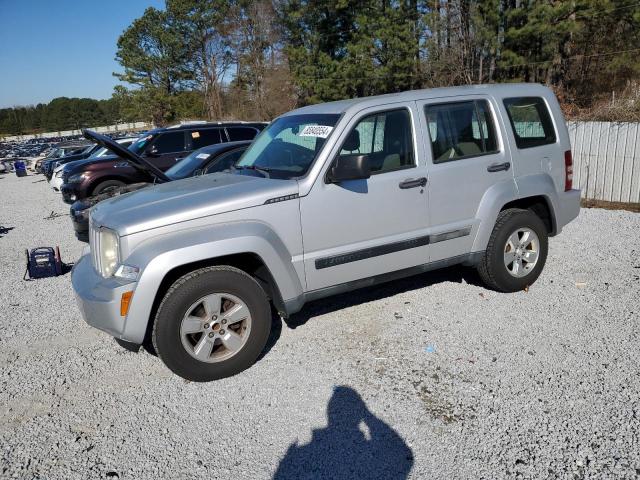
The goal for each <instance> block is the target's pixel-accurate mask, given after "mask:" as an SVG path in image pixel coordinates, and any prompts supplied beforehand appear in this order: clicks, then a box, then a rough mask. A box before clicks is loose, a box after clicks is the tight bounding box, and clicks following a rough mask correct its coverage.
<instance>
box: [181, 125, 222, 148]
mask: <svg viewBox="0 0 640 480" xmlns="http://www.w3.org/2000/svg"><path fill="white" fill-rule="evenodd" d="M187 135H191V142H192V143H193V150H196V149H198V148H202V147H206V146H207V145H214V144H216V143H220V129H219V128H209V129H205V130H192V131H191V132H189V133H188V134H187Z"/></svg>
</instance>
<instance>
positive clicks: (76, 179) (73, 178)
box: [67, 173, 87, 183]
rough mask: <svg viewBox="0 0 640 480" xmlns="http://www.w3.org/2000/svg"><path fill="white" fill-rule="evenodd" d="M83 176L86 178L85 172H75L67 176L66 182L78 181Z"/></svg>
mask: <svg viewBox="0 0 640 480" xmlns="http://www.w3.org/2000/svg"><path fill="white" fill-rule="evenodd" d="M85 178H87V175H86V174H84V173H76V174H75V175H71V176H70V177H69V180H67V183H80V182H82V181H83V180H84V179H85Z"/></svg>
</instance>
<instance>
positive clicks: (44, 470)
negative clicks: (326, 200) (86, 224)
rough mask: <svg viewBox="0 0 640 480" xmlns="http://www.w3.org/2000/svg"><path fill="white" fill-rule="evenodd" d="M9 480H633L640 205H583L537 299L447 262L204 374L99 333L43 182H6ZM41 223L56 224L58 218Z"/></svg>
mask: <svg viewBox="0 0 640 480" xmlns="http://www.w3.org/2000/svg"><path fill="white" fill-rule="evenodd" d="M0 178H1V180H0V207H1V208H0V259H1V267H0V268H1V271H0V305H1V307H2V308H1V310H0V478H29V479H31V478H47V479H76V478H78V479H84V478H108V479H113V478H119V479H147V478H148V479H155V478H186V477H189V478H191V477H198V478H200V477H202V478H220V479H223V478H228V479H240V478H242V479H245V478H247V479H254V478H255V479H264V478H277V479H279V480H281V479H300V478H344V479H347V478H348V479H353V478H362V479H365V478H366V479H370V478H386V479H388V478H394V479H400V478H411V479H423V478H429V479H437V478H442V479H450V478H492V479H497V478H637V476H638V475H640V447H639V445H640V375H639V374H638V365H640V349H639V348H638V345H639V343H640V342H639V341H640V322H638V318H640V307H639V306H638V296H639V294H640V270H639V269H640V260H639V259H640V244H639V243H638V232H640V215H638V214H635V213H631V212H624V211H610V210H598V209H588V210H583V211H582V212H581V214H580V217H579V218H578V219H577V220H576V221H575V222H573V223H571V224H570V225H568V226H567V227H566V228H565V231H564V232H563V233H562V235H560V236H558V237H555V238H552V239H551V241H550V252H549V258H548V260H547V265H546V268H545V270H544V271H543V273H542V275H541V276H540V278H539V280H538V281H537V282H536V283H535V284H534V285H532V286H531V288H529V289H528V291H527V292H524V291H523V292H519V293H514V294H500V293H496V292H492V291H489V290H486V289H485V288H483V287H482V286H480V285H479V280H478V277H477V275H476V274H475V272H474V271H473V270H471V269H467V268H462V267H459V268H450V269H447V270H441V271H437V272H431V273H428V274H424V275H421V276H418V277H414V278H410V279H406V280H402V281H397V282H393V283H391V284H387V285H382V286H379V287H376V288H369V289H365V290H360V291H358V292H353V293H349V294H345V295H341V296H338V297H334V298H329V299H325V300H322V301H318V302H315V303H312V304H309V305H307V306H306V307H305V308H304V310H303V311H302V312H300V313H299V314H296V315H295V316H293V317H292V318H290V319H287V320H286V321H284V322H279V321H274V331H273V335H272V337H273V341H272V342H270V344H269V349H268V350H267V351H266V352H265V354H264V356H263V357H262V358H261V359H260V360H259V361H258V362H257V363H256V364H255V365H254V366H253V367H252V368H250V369H249V370H247V371H245V372H243V373H241V374H239V375H237V376H235V377H232V378H228V379H224V380H221V381H217V382H212V383H205V384H199V383H190V382H185V381H184V380H182V379H180V378H179V377H177V376H175V375H173V374H171V372H170V371H169V370H168V369H167V368H165V367H164V366H163V365H162V363H161V362H160V361H159V359H158V358H156V357H154V356H152V355H149V354H147V353H137V354H136V353H131V352H128V351H126V350H124V349H123V348H121V347H119V346H118V345H117V344H116V343H115V342H114V341H113V339H111V338H110V337H109V336H108V335H107V334H104V333H102V332H99V331H97V330H95V329H93V328H91V327H89V326H88V325H86V324H85V323H84V322H83V320H82V318H81V317H80V313H79V312H78V309H77V307H76V305H75V300H74V298H73V292H72V289H71V284H70V276H69V274H67V275H65V276H61V277H56V278H48V279H41V280H36V281H29V282H27V281H22V275H23V273H24V269H25V258H24V250H25V248H29V249H31V248H35V247H41V246H55V245H59V246H60V250H61V252H62V258H63V260H64V261H65V262H67V263H70V262H73V261H75V260H76V259H77V258H78V257H79V256H80V254H81V252H82V248H83V244H81V243H79V242H78V241H76V240H75V238H74V236H73V230H72V228H71V224H70V220H69V218H68V216H66V214H67V212H68V207H67V206H66V205H65V204H63V203H62V200H61V198H60V196H59V194H56V193H54V192H53V191H52V190H51V189H50V187H49V186H48V184H47V183H42V182H38V180H39V179H40V177H36V176H27V177H23V178H18V177H16V176H14V175H9V174H8V175H4V176H0ZM45 218H46V220H45Z"/></svg>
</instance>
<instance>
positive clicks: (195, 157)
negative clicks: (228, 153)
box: [164, 148, 211, 180]
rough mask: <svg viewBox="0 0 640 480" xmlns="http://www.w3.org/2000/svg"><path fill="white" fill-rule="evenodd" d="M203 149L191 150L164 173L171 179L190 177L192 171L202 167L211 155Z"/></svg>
mask: <svg viewBox="0 0 640 480" xmlns="http://www.w3.org/2000/svg"><path fill="white" fill-rule="evenodd" d="M205 150H206V148H201V149H200V150H196V151H195V152H191V153H190V154H189V155H187V156H186V157H184V158H183V159H182V160H180V161H179V162H178V163H176V164H175V165H173V166H172V167H171V168H170V169H169V170H167V171H166V172H164V173H165V174H166V175H167V177H169V178H170V179H171V180H180V179H181V178H187V177H190V176H191V175H193V172H195V171H196V170H197V169H199V168H202V166H203V165H204V164H205V163H206V162H207V160H208V159H209V157H210V156H211V154H210V153H207V152H206V151H205Z"/></svg>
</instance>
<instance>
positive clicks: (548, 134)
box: [503, 97, 568, 191]
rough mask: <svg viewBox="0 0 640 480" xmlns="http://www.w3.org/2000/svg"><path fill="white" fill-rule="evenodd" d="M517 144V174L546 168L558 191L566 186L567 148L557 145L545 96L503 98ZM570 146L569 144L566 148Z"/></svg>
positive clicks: (517, 175) (515, 156) (524, 174)
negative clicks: (565, 154) (565, 160)
mask: <svg viewBox="0 0 640 480" xmlns="http://www.w3.org/2000/svg"><path fill="white" fill-rule="evenodd" d="M503 104H504V108H505V111H506V113H507V117H508V119H509V122H510V124H511V127H512V128H511V129H510V132H509V133H510V135H513V140H512V142H513V143H514V144H515V146H516V149H517V154H515V155H514V159H516V160H517V164H516V165H515V168H514V172H515V175H516V177H525V176H527V175H537V174H540V173H541V172H545V173H548V174H550V175H551V177H552V178H553V180H554V183H555V187H556V191H562V190H564V150H563V149H562V148H559V146H558V136H557V135H556V130H555V128H554V125H553V120H552V117H551V114H550V113H549V106H548V105H547V102H546V100H545V99H544V98H542V97H509V98H505V99H504V100H503ZM567 149H568V148H567Z"/></svg>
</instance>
